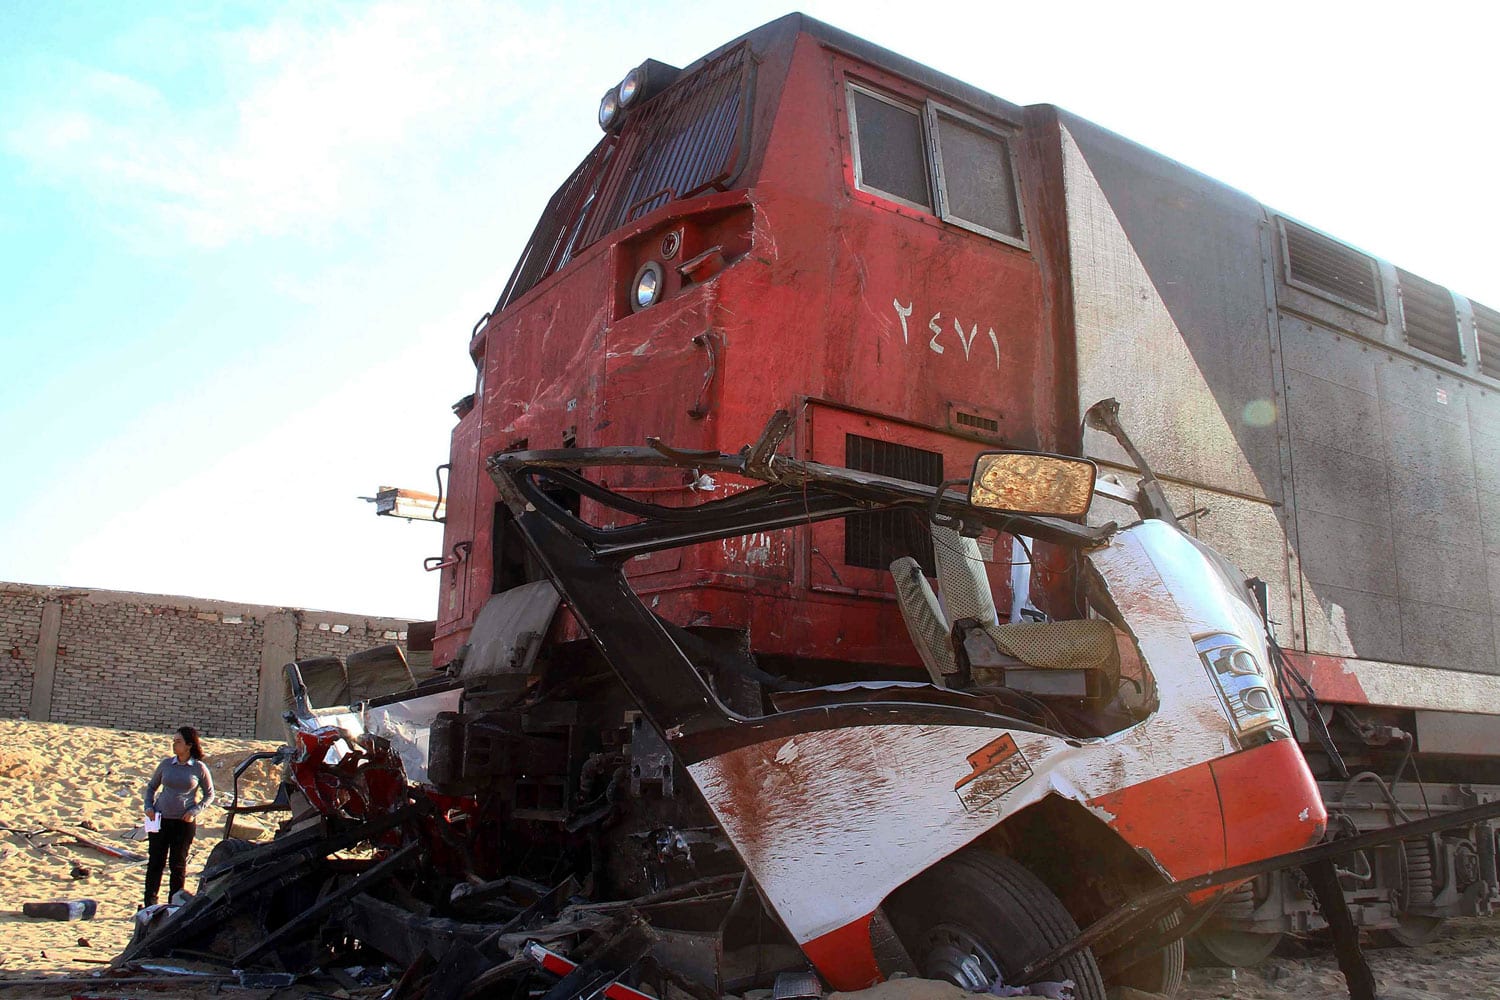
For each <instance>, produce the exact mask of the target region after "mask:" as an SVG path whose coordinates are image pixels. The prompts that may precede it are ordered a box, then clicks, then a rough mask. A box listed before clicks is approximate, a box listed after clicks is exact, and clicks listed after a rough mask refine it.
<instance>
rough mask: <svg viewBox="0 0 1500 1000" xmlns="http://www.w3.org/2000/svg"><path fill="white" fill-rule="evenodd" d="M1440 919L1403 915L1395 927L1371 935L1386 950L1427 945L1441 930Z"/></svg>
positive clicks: (1441, 922)
mask: <svg viewBox="0 0 1500 1000" xmlns="http://www.w3.org/2000/svg"><path fill="white" fill-rule="evenodd" d="M1443 923H1444V921H1443V918H1442V917H1418V916H1414V915H1412V914H1410V913H1403V914H1401V915H1400V916H1398V917H1397V918H1396V926H1395V927H1387V928H1385V929H1384V930H1378V931H1374V932H1373V933H1371V935H1370V936H1371V937H1372V938H1374V939H1375V943H1376V944H1378V945H1383V946H1385V947H1387V948H1415V947H1417V946H1418V945H1423V944H1428V943H1429V942H1431V941H1432V940H1433V939H1434V938H1436V937H1437V936H1438V935H1439V934H1440V933H1442V930H1443Z"/></svg>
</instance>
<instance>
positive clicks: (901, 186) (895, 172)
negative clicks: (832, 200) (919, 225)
mask: <svg viewBox="0 0 1500 1000" xmlns="http://www.w3.org/2000/svg"><path fill="white" fill-rule="evenodd" d="M849 105H850V108H851V111H852V114H851V118H852V119H853V122H854V129H853V132H854V174H855V179H856V182H857V183H858V184H859V186H860V187H862V188H864V189H865V190H867V191H874V192H876V193H877V194H883V195H885V196H887V197H889V198H894V199H895V200H896V201H899V202H904V203H905V204H907V205H911V206H912V207H913V208H920V209H923V210H924V211H928V212H930V211H932V197H931V195H930V194H929V193H928V187H927V153H926V147H925V144H924V143H923V141H922V117H921V113H920V112H918V111H916V110H914V109H912V108H908V107H903V106H902V105H899V104H896V103H895V102H893V101H890V100H887V99H886V98H884V97H880V96H877V95H875V94H872V93H870V92H869V91H866V90H860V89H858V88H853V87H851V88H850V92H849Z"/></svg>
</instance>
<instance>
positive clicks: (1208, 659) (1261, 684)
mask: <svg viewBox="0 0 1500 1000" xmlns="http://www.w3.org/2000/svg"><path fill="white" fill-rule="evenodd" d="M1196 646H1197V648H1198V657H1199V658H1200V659H1201V660H1202V661H1203V665H1204V667H1206V668H1207V669H1208V676H1209V678H1210V679H1211V680H1212V681H1213V682H1214V687H1215V688H1216V689H1217V690H1218V692H1219V700H1220V701H1221V702H1222V703H1223V705H1224V711H1225V713H1226V714H1227V715H1228V716H1229V719H1230V721H1232V722H1233V723H1234V728H1235V729H1236V730H1237V731H1238V732H1239V734H1240V736H1242V737H1245V736H1253V735H1255V734H1257V733H1268V734H1270V738H1271V739H1277V738H1285V737H1287V736H1289V735H1290V731H1289V730H1288V729H1287V724H1286V719H1285V718H1284V717H1283V715H1282V713H1281V703H1280V701H1279V700H1278V699H1277V697H1276V693H1275V681H1274V680H1273V679H1272V677H1271V674H1270V672H1269V671H1268V670H1267V669H1266V668H1265V666H1264V665H1263V664H1262V663H1261V662H1260V660H1259V659H1258V658H1257V657H1256V655H1255V653H1254V652H1252V651H1251V650H1250V649H1249V648H1248V647H1247V646H1246V645H1245V644H1244V643H1243V642H1241V641H1240V640H1239V639H1238V638H1236V637H1235V636H1232V635H1227V634H1224V633H1216V634H1214V635H1209V636H1205V637H1204V638H1202V639H1199V640H1198V642H1197V643H1196Z"/></svg>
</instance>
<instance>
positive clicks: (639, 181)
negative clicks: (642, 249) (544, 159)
mask: <svg viewBox="0 0 1500 1000" xmlns="http://www.w3.org/2000/svg"><path fill="white" fill-rule="evenodd" d="M749 52H750V50H749V47H748V45H746V44H741V45H737V46H735V47H734V48H733V49H730V50H729V51H728V52H726V53H724V54H723V55H721V56H719V57H718V58H717V59H715V60H714V61H713V62H711V63H708V64H707V65H705V66H704V67H703V68H702V69H700V70H698V71H697V72H695V73H694V74H693V75H692V76H691V77H689V78H687V79H686V80H679V81H677V83H675V84H673V85H672V86H670V87H668V88H667V89H666V90H665V91H663V92H662V93H661V94H660V95H659V96H657V97H656V98H654V99H653V100H651V101H650V102H649V103H648V104H646V105H645V106H644V107H642V108H640V109H638V110H636V111H633V112H631V113H630V115H629V117H627V118H626V120H625V126H624V128H623V129H622V131H621V132H620V146H619V149H618V151H617V155H616V157H615V162H614V163H613V164H612V165H611V167H610V170H609V175H608V177H607V178H606V179H605V182H604V185H603V186H602V187H601V188H600V189H599V198H598V204H597V205H596V206H595V207H594V210H593V212H592V213H591V214H590V216H589V221H588V226H587V228H586V229H585V231H584V235H583V240H582V243H581V245H582V246H588V245H589V244H590V243H593V242H594V241H595V240H597V239H599V238H600V237H602V236H604V235H606V234H608V233H611V232H614V231H615V230H616V229H618V228H620V227H621V226H623V225H624V224H625V223H627V222H629V221H631V220H632V219H638V218H640V217H641V216H643V215H645V214H646V213H648V212H650V211H652V210H653V209H657V208H660V207H661V206H663V205H665V204H666V203H667V202H669V201H672V200H674V199H677V198H687V197H689V196H690V195H694V194H698V193H699V192H701V191H704V190H706V189H708V188H711V187H714V186H716V185H718V184H720V183H722V182H723V181H725V180H726V179H727V178H728V177H729V176H730V175H731V174H732V173H733V172H734V170H733V164H734V163H735V162H736V160H737V159H738V155H739V152H740V145H741V136H740V121H741V111H742V110H743V109H742V105H743V104H744V103H745V101H746V100H747V95H746V93H745V82H746V79H747V72H748V68H749V65H750V58H749Z"/></svg>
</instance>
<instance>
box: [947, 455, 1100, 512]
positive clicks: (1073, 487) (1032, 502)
mask: <svg viewBox="0 0 1500 1000" xmlns="http://www.w3.org/2000/svg"><path fill="white" fill-rule="evenodd" d="M1098 474H1099V470H1098V468H1097V467H1095V465H1094V463H1093V462H1090V461H1089V460H1088V459H1084V458H1071V457H1069V456H1067V455H1046V454H1041V453H1038V452H1034V451H987V452H985V453H983V454H982V455H980V456H979V457H978V458H977V459H975V461H974V475H973V476H972V477H971V478H970V480H969V503H970V504H972V505H973V506H975V507H985V508H988V509H990V510H1005V511H1013V512H1015V513H1017V514H1047V515H1051V516H1054V517H1082V516H1083V515H1084V514H1087V513H1088V509H1089V501H1090V500H1091V499H1092V498H1093V494H1094V478H1095V477H1096V476H1097V475H1098Z"/></svg>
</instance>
